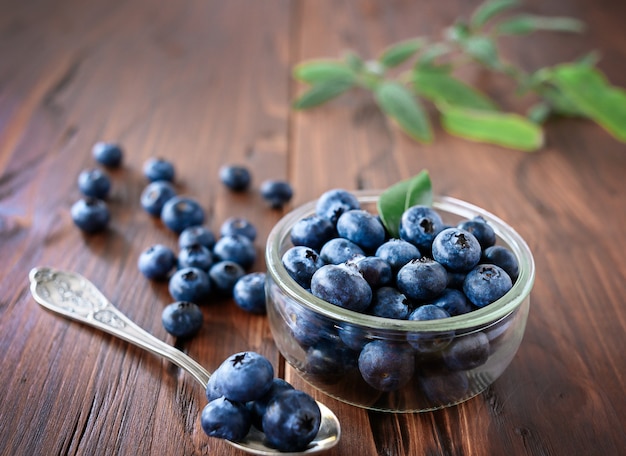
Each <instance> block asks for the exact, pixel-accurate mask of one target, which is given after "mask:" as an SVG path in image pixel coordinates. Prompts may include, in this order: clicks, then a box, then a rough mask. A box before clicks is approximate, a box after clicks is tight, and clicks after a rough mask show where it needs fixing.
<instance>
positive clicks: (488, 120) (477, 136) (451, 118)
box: [437, 105, 543, 152]
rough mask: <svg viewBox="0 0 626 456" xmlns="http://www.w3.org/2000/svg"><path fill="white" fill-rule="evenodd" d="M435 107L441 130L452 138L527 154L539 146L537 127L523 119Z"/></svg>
mask: <svg viewBox="0 0 626 456" xmlns="http://www.w3.org/2000/svg"><path fill="white" fill-rule="evenodd" d="M437 107H438V108H439V110H440V111H441V123H442V126H443V128H444V129H445V130H446V131H447V132H448V133H450V134H452V135H456V136H460V137H462V138H465V139H469V140H473V141H479V142H487V143H491V144H497V145H500V146H504V147H508V148H512V149H519V150H524V151H528V152H531V151H535V150H538V149H540V148H541V147H542V146H543V131H542V129H541V127H540V126H539V125H537V124H536V123H534V122H532V121H530V120H528V119H527V118H525V117H523V116H520V115H517V114H505V113H501V112H496V111H479V110H474V109H465V108H456V107H452V106H449V105H448V106H445V105H437Z"/></svg>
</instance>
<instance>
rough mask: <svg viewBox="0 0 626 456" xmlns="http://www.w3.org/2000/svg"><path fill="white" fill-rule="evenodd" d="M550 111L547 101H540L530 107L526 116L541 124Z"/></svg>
mask: <svg viewBox="0 0 626 456" xmlns="http://www.w3.org/2000/svg"><path fill="white" fill-rule="evenodd" d="M551 112H552V109H551V108H550V105H549V104H548V103H543V102H540V103H537V104H534V105H533V106H531V107H530V109H529V110H528V113H527V116H528V118H529V119H530V120H531V121H532V122H535V123H536V124H542V123H544V122H545V120H546V119H547V118H548V117H549V116H550V113H551Z"/></svg>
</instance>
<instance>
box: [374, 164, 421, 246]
mask: <svg viewBox="0 0 626 456" xmlns="http://www.w3.org/2000/svg"><path fill="white" fill-rule="evenodd" d="M432 203H433V194H432V183H431V180H430V175H429V174H428V171H426V170H422V171H420V172H419V174H417V175H415V176H414V177H412V178H410V179H406V180H403V181H400V182H398V183H396V184H394V185H392V186H391V187H389V188H387V189H386V190H385V191H384V192H383V193H382V194H381V195H380V197H379V198H378V203H377V208H378V215H379V216H380V219H381V221H382V222H383V225H385V228H386V229H387V232H388V233H389V234H390V235H391V236H393V237H396V238H397V237H399V229H400V220H401V219H402V214H403V213H404V211H405V210H407V209H408V208H409V207H411V206H415V205H416V204H423V205H427V206H431V205H432Z"/></svg>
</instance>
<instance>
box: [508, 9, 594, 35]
mask: <svg viewBox="0 0 626 456" xmlns="http://www.w3.org/2000/svg"><path fill="white" fill-rule="evenodd" d="M584 29H585V24H584V23H583V22H582V21H579V20H578V19H574V18H570V17H544V16H535V15H532V14H520V15H518V16H514V17H512V18H510V19H507V20H506V21H504V22H501V23H500V24H498V25H497V27H496V31H497V32H498V33H499V34H501V35H523V34H527V33H531V32H535V31H538V30H550V31H553V32H573V33H580V32H582V31H583V30H584Z"/></svg>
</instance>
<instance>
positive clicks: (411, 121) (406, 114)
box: [375, 81, 433, 143]
mask: <svg viewBox="0 0 626 456" xmlns="http://www.w3.org/2000/svg"><path fill="white" fill-rule="evenodd" d="M375 95H376V101H377V103H378V106H380V108H381V109H382V110H383V112H384V113H385V114H387V115H388V116H389V117H391V118H392V119H393V120H394V121H395V122H396V123H397V124H398V125H399V126H400V128H402V130H403V131H404V132H405V133H407V134H408V135H409V136H411V137H412V138H413V139H416V140H418V141H421V142H424V143H428V142H431V141H432V139H433V135H432V131H431V128H430V121H429V120H428V117H427V116H426V113H425V112H424V110H423V108H422V106H421V105H420V103H419V102H418V100H417V99H416V98H415V96H414V95H413V93H412V92H411V91H410V90H409V89H407V88H406V87H405V86H404V85H402V84H400V83H399V82H395V81H385V82H383V83H381V84H380V85H379V86H378V87H377V88H376V91H375Z"/></svg>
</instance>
